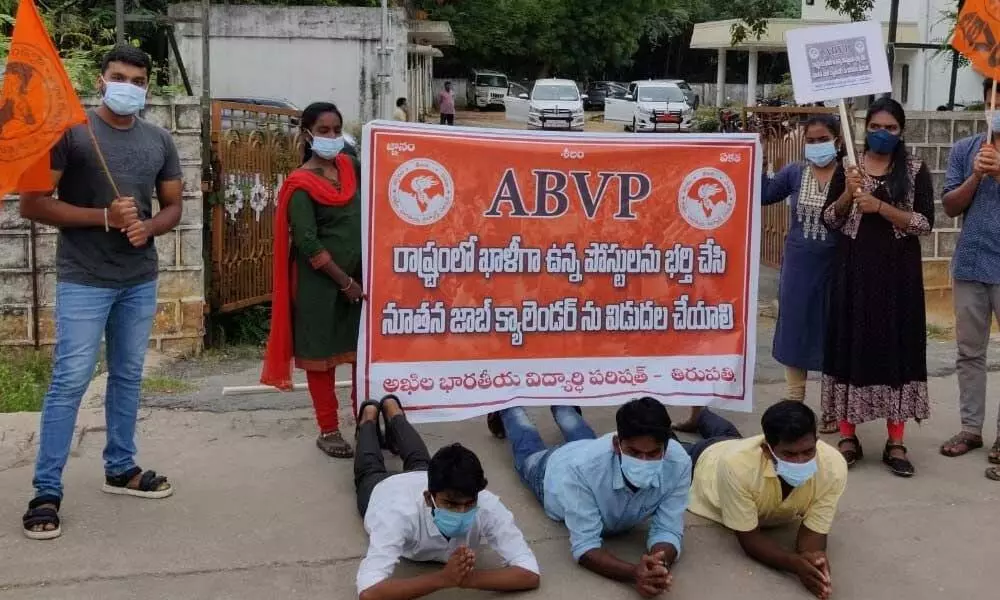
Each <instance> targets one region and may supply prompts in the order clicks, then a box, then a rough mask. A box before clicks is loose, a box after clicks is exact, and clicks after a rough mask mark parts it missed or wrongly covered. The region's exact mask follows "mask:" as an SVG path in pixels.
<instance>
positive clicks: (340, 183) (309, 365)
mask: <svg viewBox="0 0 1000 600" xmlns="http://www.w3.org/2000/svg"><path fill="white" fill-rule="evenodd" d="M343 124H344V121H343V117H342V116H341V114H340V111H339V110H337V107H336V106H335V105H333V104H330V103H328V102H316V103H313V104H310V105H309V106H307V107H306V109H305V110H304V111H302V123H301V128H302V135H303V139H304V141H305V156H304V162H303V164H302V166H301V167H300V168H299V169H298V170H296V171H294V172H293V173H292V174H291V175H289V176H288V178H286V179H285V182H284V183H283V184H282V186H281V191H280V193H279V195H278V208H277V211H276V212H275V219H274V288H273V289H274V291H273V295H272V307H271V332H270V336H269V338H268V341H267V352H266V354H265V356H264V367H263V372H262V373H261V379H260V381H261V383H263V384H265V385H271V386H274V387H276V388H278V389H281V390H291V389H292V369H291V363H292V359H293V357H294V361H295V366H296V367H298V368H300V369H304V370H305V371H306V381H307V382H308V385H309V395H310V396H311V397H312V401H313V407H314V408H315V409H316V421H317V423H318V424H319V430H320V433H319V437H318V438H317V439H316V445H317V446H318V447H319V449H320V450H322V451H323V452H325V453H326V454H328V455H329V456H333V457H336V458H350V457H352V456H353V455H354V451H353V449H352V448H351V445H350V444H349V443H348V442H347V440H345V439H344V436H343V435H342V434H341V432H340V420H339V418H338V414H337V410H338V403H337V395H336V390H335V389H334V385H335V381H334V371H335V369H336V368H337V366H338V365H342V364H345V363H349V364H350V365H351V371H352V373H351V404H352V407H354V406H355V405H356V404H357V390H356V383H355V375H356V371H357V362H356V351H357V343H358V328H359V326H360V324H361V303H362V300H363V299H364V291H363V290H362V288H361V200H360V196H359V189H360V186H359V185H358V182H359V181H360V176H361V171H360V163H358V161H357V160H356V159H355V158H354V157H353V155H352V154H350V153H348V152H346V151H344V137H343ZM289 238H291V239H289Z"/></svg>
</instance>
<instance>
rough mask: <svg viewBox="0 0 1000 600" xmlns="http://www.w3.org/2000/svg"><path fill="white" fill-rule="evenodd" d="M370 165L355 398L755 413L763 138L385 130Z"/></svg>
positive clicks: (426, 406) (460, 407) (451, 412)
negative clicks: (644, 405)
mask: <svg viewBox="0 0 1000 600" xmlns="http://www.w3.org/2000/svg"><path fill="white" fill-rule="evenodd" d="M362 162H363V163H364V165H363V169H362V172H363V173H364V180H363V182H362V183H363V198H364V205H365V209H364V217H363V218H364V234H363V238H364V240H363V241H364V249H365V255H364V265H365V273H364V279H365V289H366V291H367V294H368V300H367V303H366V305H367V309H366V313H365V316H364V318H363V322H362V331H361V334H360V340H359V347H358V352H359V365H360V366H361V368H360V369H359V373H358V384H359V389H360V391H361V393H362V397H380V396H382V395H384V394H387V393H395V394H397V395H398V396H399V397H400V398H401V399H402V401H403V403H404V404H405V405H406V407H407V409H408V411H409V415H410V418H411V420H413V421H417V422H420V421H441V420H457V419H463V418H468V417H473V416H476V415H480V414H483V413H486V412H489V411H494V410H499V409H502V408H506V407H510V406H517V405H551V404H576V405H584V406H586V405H600V404H618V403H621V402H624V401H627V400H629V399H632V398H635V397H639V396H653V397H656V398H658V399H660V400H661V401H663V402H665V403H669V404H681V405H704V404H714V405H717V406H720V407H722V408H730V409H736V410H750V408H751V391H752V383H753V365H754V349H755V347H756V344H755V315H756V297H757V272H758V254H759V252H758V248H759V225H758V224H759V221H760V209H759V201H758V200H759V198H758V194H759V190H758V186H757V184H756V183H755V182H757V181H759V172H760V149H759V146H758V143H757V137H756V136H753V135H743V134H735V135H703V136H701V135H672V136H641V135H639V136H637V135H607V134H603V135H596V134H554V135H547V134H546V135H539V134H537V133H530V134H529V133H527V132H518V131H505V130H487V129H464V128H453V127H447V128H442V127H438V126H425V125H409V124H400V123H385V122H375V123H371V124H369V125H368V126H367V127H366V128H365V135H364V142H363V159H362Z"/></svg>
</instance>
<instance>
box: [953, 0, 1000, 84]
mask: <svg viewBox="0 0 1000 600" xmlns="http://www.w3.org/2000/svg"><path fill="white" fill-rule="evenodd" d="M951 45H952V47H953V48H954V49H955V50H958V51H959V52H961V53H962V54H963V55H964V56H965V57H966V58H968V59H969V61H970V62H971V63H972V66H973V68H975V69H976V70H977V71H979V72H980V73H981V74H982V75H984V76H986V77H989V78H991V79H998V78H1000V1H998V0H965V4H964V5H963V6H962V12H960V13H959V15H958V21H957V22H956V23H955V35H954V36H953V37H952V40H951Z"/></svg>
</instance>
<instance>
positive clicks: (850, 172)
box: [847, 166, 882, 215]
mask: <svg viewBox="0 0 1000 600" xmlns="http://www.w3.org/2000/svg"><path fill="white" fill-rule="evenodd" d="M847 190H848V192H849V193H850V197H851V198H853V200H854V205H855V206H857V207H858V210H860V211H861V212H862V213H863V214H866V215H867V214H871V213H877V212H881V210H882V201H881V200H879V199H878V198H876V197H875V196H872V195H871V194H870V193H868V192H866V191H864V188H863V186H862V182H861V171H860V170H859V169H858V168H857V167H854V166H852V167H847Z"/></svg>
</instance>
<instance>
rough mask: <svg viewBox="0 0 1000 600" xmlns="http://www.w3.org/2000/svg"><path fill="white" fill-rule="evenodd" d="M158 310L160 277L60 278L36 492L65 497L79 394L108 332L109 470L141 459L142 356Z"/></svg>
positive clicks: (122, 468) (120, 471) (113, 472)
mask: <svg viewBox="0 0 1000 600" xmlns="http://www.w3.org/2000/svg"><path fill="white" fill-rule="evenodd" d="M155 314H156V282H155V281H151V282H149V283H143V284H140V285H137V286H134V287H130V288H99V287H91V286H87V285H78V284H74V283H65V282H59V283H57V284H56V348H55V353H54V355H53V357H52V383H50V384H49V390H48V392H47V393H46V394H45V403H44V405H43V406H42V422H41V441H40V443H39V447H38V458H37V460H36V462H35V479H34V481H33V483H34V486H35V495H36V497H38V496H56V497H58V498H62V492H63V489H62V472H63V468H64V467H65V466H66V460H67V459H68V458H69V451H70V445H71V444H72V441H73V429H74V427H75V426H76V416H77V413H78V412H79V410H80V400H82V399H83V393H84V392H85V391H86V390H87V386H88V385H89V384H90V380H91V379H92V378H93V376H94V369H95V368H96V366H97V356H98V352H99V351H100V347H101V336H102V335H103V336H104V337H105V342H106V356H107V364H108V390H107V395H106V397H105V402H104V414H105V419H106V424H107V430H108V431H107V444H106V445H105V447H104V472H105V475H109V476H116V475H121V474H123V473H125V472H126V471H128V470H129V469H132V468H133V467H135V453H136V449H135V422H136V416H137V415H138V412H139V388H140V385H141V384H142V364H143V361H144V360H145V358H146V348H147V346H148V345H149V335H150V333H151V332H152V328H153V317H154V316H155Z"/></svg>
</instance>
